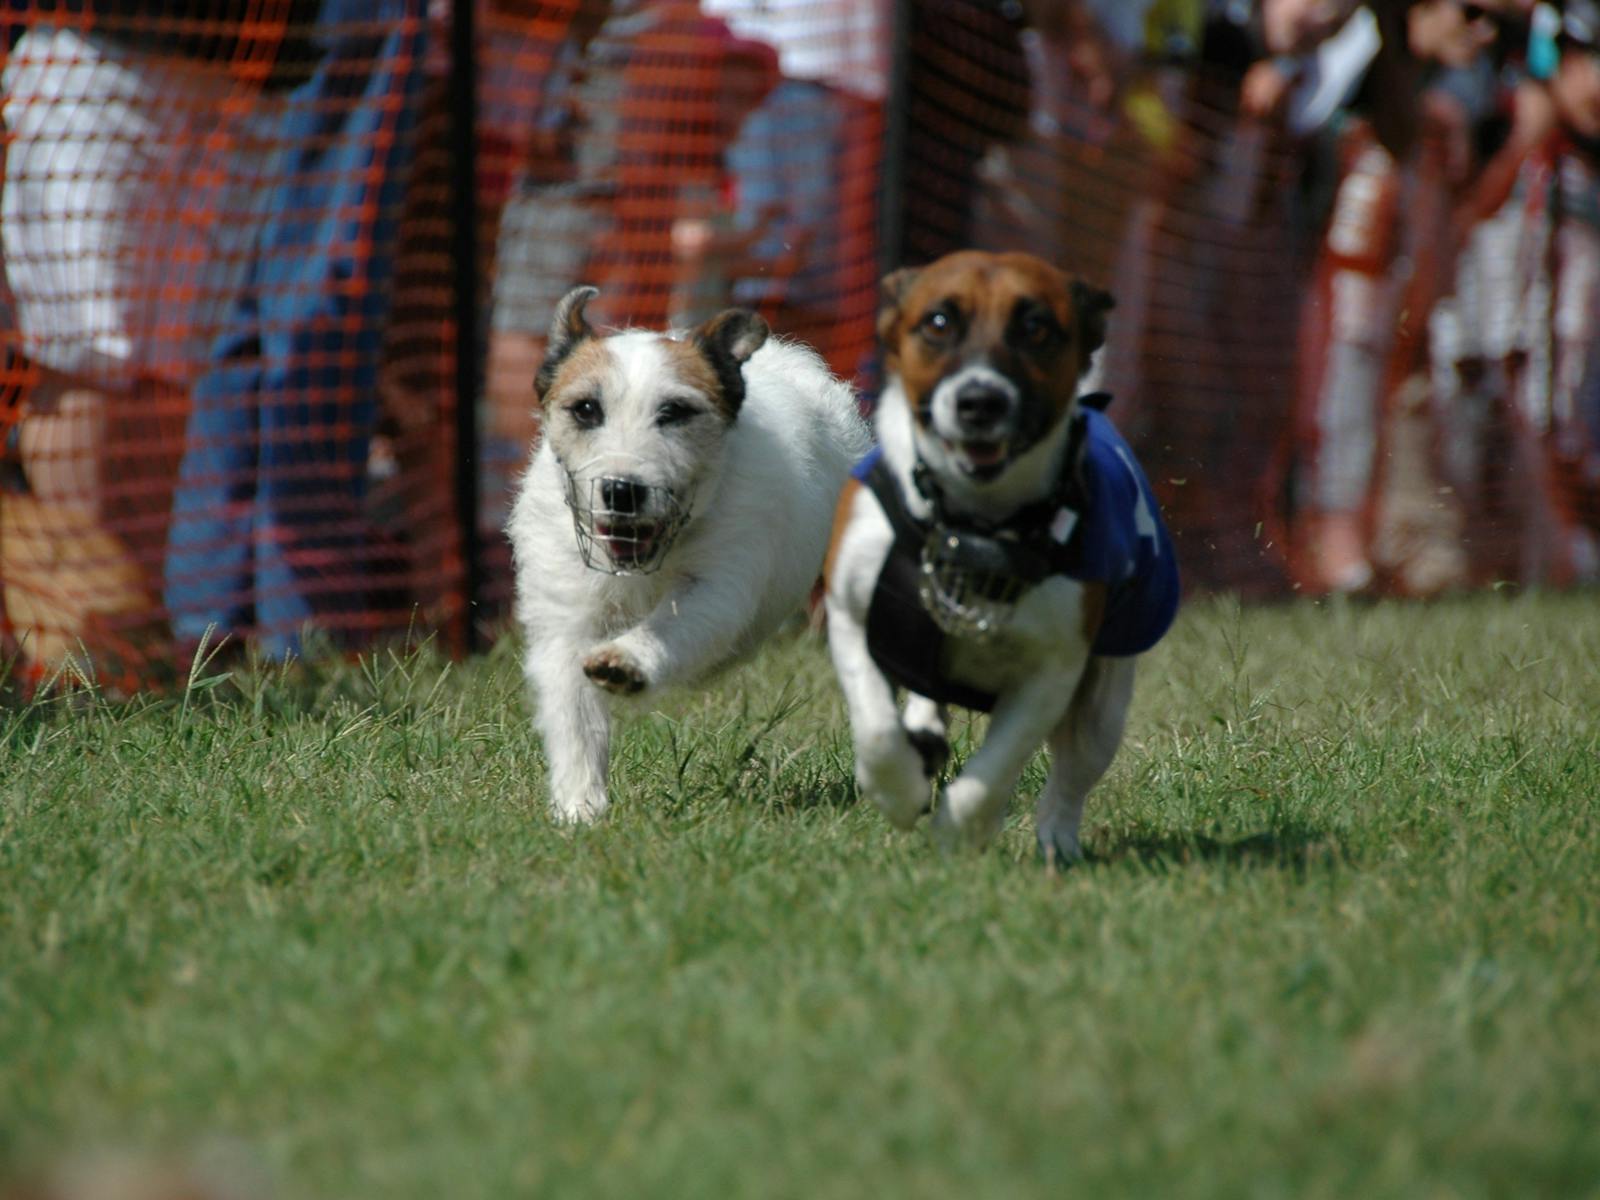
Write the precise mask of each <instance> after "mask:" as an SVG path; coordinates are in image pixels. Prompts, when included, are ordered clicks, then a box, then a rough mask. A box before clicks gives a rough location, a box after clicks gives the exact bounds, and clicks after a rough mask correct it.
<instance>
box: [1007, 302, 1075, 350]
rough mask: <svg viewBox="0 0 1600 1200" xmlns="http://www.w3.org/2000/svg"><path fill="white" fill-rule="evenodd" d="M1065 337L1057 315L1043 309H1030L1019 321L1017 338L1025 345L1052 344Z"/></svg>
mask: <svg viewBox="0 0 1600 1200" xmlns="http://www.w3.org/2000/svg"><path fill="white" fill-rule="evenodd" d="M1065 337H1066V334H1065V332H1064V331H1063V330H1062V328H1061V326H1060V325H1058V324H1057V323H1056V319H1055V317H1054V316H1052V315H1051V314H1050V313H1048V312H1046V311H1045V310H1043V309H1038V308H1035V309H1030V310H1028V311H1027V312H1025V313H1023V314H1022V316H1021V317H1020V318H1019V319H1018V321H1017V340H1018V341H1019V342H1020V343H1021V344H1022V345H1024V346H1034V347H1039V346H1050V345H1054V344H1055V343H1057V342H1060V341H1063V340H1064V339H1065Z"/></svg>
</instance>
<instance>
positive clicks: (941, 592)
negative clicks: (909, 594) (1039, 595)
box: [917, 526, 1033, 641]
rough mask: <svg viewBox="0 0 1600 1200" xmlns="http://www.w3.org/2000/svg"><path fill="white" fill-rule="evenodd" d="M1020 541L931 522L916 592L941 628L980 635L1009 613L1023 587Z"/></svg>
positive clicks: (993, 628)
mask: <svg viewBox="0 0 1600 1200" xmlns="http://www.w3.org/2000/svg"><path fill="white" fill-rule="evenodd" d="M1019 549H1020V548H1019V547H1015V546H1013V545H1010V544H1008V543H1007V542H1005V541H1003V540H1001V539H999V538H994V537H989V536H987V535H985V534H980V533H973V532H970V531H966V530H952V529H949V528H939V527H937V526H935V527H934V528H933V529H932V530H931V531H930V532H929V533H928V536H927V539H926V540H925V541H924V542H923V543H922V555H921V562H920V567H919V570H918V572H917V595H918V598H919V599H920V600H921V601H922V607H923V608H924V609H925V610H926V611H927V614H928V616H929V617H931V618H932V619H933V623H934V624H935V625H937V626H938V627H939V629H940V630H941V631H943V632H944V633H945V634H948V635H950V636H952V637H962V638H969V639H971V640H974V641H983V640H985V639H987V638H990V637H992V636H993V635H994V634H995V633H996V632H997V631H999V629H1000V628H1001V627H1002V626H1004V625H1005V624H1006V622H1008V621H1009V620H1010V619H1011V615H1012V613H1013V612H1015V611H1016V606H1017V601H1018V599H1020V598H1021V596H1022V593H1023V592H1024V591H1025V590H1026V589H1027V587H1028V584H1029V582H1031V580H1029V579H1028V578H1025V577H1024V576H1026V575H1031V574H1033V572H1032V571H1031V570H1024V571H1022V572H1019V571H1018V569H1017V566H1018V564H1017V562H1016V556H1017V554H1018V552H1019Z"/></svg>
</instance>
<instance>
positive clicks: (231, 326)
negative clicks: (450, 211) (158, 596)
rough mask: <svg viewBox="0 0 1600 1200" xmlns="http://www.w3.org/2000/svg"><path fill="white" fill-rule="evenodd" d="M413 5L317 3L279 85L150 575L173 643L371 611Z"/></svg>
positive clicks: (411, 97)
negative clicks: (244, 249)
mask: <svg viewBox="0 0 1600 1200" xmlns="http://www.w3.org/2000/svg"><path fill="white" fill-rule="evenodd" d="M423 10H424V3H423V0H324V3H323V5H322V14H321V28H320V29H319V31H318V34H317V44H318V47H319V48H320V49H322V50H323V52H324V57H323V58H322V59H321V61H320V63H319V64H318V67H317V70H316V73H315V74H314V75H313V76H312V78H311V79H309V80H307V81H306V82H305V83H304V84H302V85H301V86H300V87H298V88H296V89H295V90H294V91H293V92H292V93H290V95H289V96H288V106H287V109H286V111H285V113H284V115H283V117H282V120H281V124H280V126H279V128H278V130H277V135H278V136H279V137H280V138H281V139H282V143H283V144H284V145H285V146H287V147H288V151H287V154H286V156H285V162H284V167H283V171H282V173H281V175H280V176H279V177H278V182H277V183H276V184H275V185H274V186H275V190H274V194H273V196H272V197H271V203H270V205H269V211H270V213H271V215H270V217H269V218H268V221H267V223H266V225H265V227H264V230H263V233H262V237H261V244H260V249H259V252H258V253H257V254H256V256H255V261H254V263H253V265H252V268H251V273H250V278H249V282H248V285H247V287H246V290H245V292H244V294H243V295H242V296H241V298H240V300H239V301H238V302H237V303H236V304H235V306H234V309H233V310H232V312H231V313H230V315H229V318H228V322H227V325H226V327H225V328H224V329H223V331H222V332H221V333H220V334H219V336H218V337H217V339H216V341H215V342H214V343H213V345H212V347H211V351H210V354H209V361H208V364H207V367H206V369H205V371H204V373H203V374H202V375H201V377H200V378H199V380H198V381H197V383H196V385H195V387H194V389H193V408H192V411H191V414H190V417H189V424H188V432H187V438H186V443H185V453H184V458H183V462H182V464H181V466H180V468H179V476H178V485H177V490H176V493H175V496H174V501H173V514H172V532H171V536H170V539H169V542H168V551H167V559H166V564H165V579H164V589H165V600H166V605H167V609H168V611H169V614H170V616H171V620H172V627H173V632H174V633H175V634H176V635H177V636H178V638H179V639H180V640H190V641H192V640H194V639H196V638H198V637H199V636H200V635H201V634H202V633H203V632H204V631H205V630H206V629H207V628H208V627H209V626H216V627H217V629H218V631H219V632H228V631H233V630H243V629H248V628H254V629H255V630H256V631H258V633H259V634H260V638H261V643H262V645H263V647H264V648H265V649H266V650H267V652H268V653H271V654H279V655H281V654H286V653H291V652H294V651H295V650H297V649H298V646H299V638H300V633H301V630H302V628H303V627H304V626H306V625H307V624H319V623H320V624H325V625H328V626H329V627H335V628H341V627H342V628H346V629H349V628H352V627H355V626H358V625H359V624H360V620H361V614H362V613H363V612H365V611H366V610H367V609H368V608H369V607H370V604H369V596H370V591H369V589H370V587H371V580H370V576H371V574H372V567H373V564H374V561H375V560H374V553H375V547H374V545H373V537H372V530H371V528H370V526H369V524H368V522H367V520H366V519H365V517H364V515H363V512H362V500H363V494H364V490H365V480H366V466H367V451H368V446H369V442H370V440H371V436H372V432H373V428H374V426H375V424H376V421H377V416H378V402H377V393H378V366H379V356H380V353H381V350H382V341H383V328H384V323H385V320H386V317H387V315H388V310H389V291H390V286H389V285H390V281H391V277H392V275H393V265H394V246H395V241H396V236H397V231H398V229H397V227H398V217H399V212H400V201H401V197H402V191H403V188H404V185H405V176H406V173H407V168H408V166H409V163H410V160H411V150H412V142H413V136H412V135H413V132H414V128H415V125H416V120H417V109H418V101H419V97H420V94H421V88H422V83H423V72H422V53H423V45H422V28H423ZM352 22H361V23H362V24H360V25H357V26H354V27H350V26H351V23H352ZM380 22H387V23H391V24H392V28H389V29H387V30H385V29H383V28H382V27H381V26H380V25H378V23H380ZM375 26H376V27H375Z"/></svg>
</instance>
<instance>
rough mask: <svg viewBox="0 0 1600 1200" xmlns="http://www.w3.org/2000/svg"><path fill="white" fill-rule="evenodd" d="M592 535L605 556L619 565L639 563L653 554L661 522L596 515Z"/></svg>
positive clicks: (641, 563) (640, 564)
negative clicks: (597, 540)
mask: <svg viewBox="0 0 1600 1200" xmlns="http://www.w3.org/2000/svg"><path fill="white" fill-rule="evenodd" d="M594 535H595V537H596V538H598V539H599V541H600V544H601V545H602V546H603V547H605V552H606V555H607V557H609V558H610V559H611V561H612V562H613V563H615V564H616V565H617V566H619V567H628V568H634V567H640V566H643V565H645V564H646V563H648V562H650V561H651V560H652V559H653V558H654V557H655V552H656V542H657V541H658V540H659V538H660V536H661V526H660V525H658V524H657V523H656V522H655V521H636V520H631V519H628V518H614V519H611V520H607V519H606V518H605V517H601V516H597V517H596V518H595V522H594Z"/></svg>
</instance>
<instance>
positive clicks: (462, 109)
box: [450, 0, 483, 654]
mask: <svg viewBox="0 0 1600 1200" xmlns="http://www.w3.org/2000/svg"><path fill="white" fill-rule="evenodd" d="M475 3H476V0H454V2H453V3H452V4H451V6H450V132H451V139H450V165H451V176H452V177H451V189H450V191H451V208H452V209H453V215H452V224H453V232H454V237H453V238H452V254H453V257H454V259H455V263H454V272H453V274H454V279H455V326H456V364H455V366H456V378H455V389H456V463H455V468H456V469H455V503H456V519H457V535H458V537H459V539H460V544H461V592H462V595H461V602H462V603H461V632H460V647H461V650H462V652H463V653H466V654H472V653H474V652H476V651H477V650H478V649H479V648H480V646H481V641H482V639H481V635H480V632H479V629H478V620H477V615H478V598H479V597H480V596H481V595H482V594H483V554H482V548H481V546H480V545H479V538H478V471H479V436H478V397H479V394H480V392H481V390H482V388H481V384H482V360H481V348H480V345H479V342H480V330H479V323H478V69H477V64H478V57H477V47H476V44H475V43H476V40H477V38H476V29H475V22H474V19H473V18H474V13H473V8H474V5H475Z"/></svg>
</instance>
